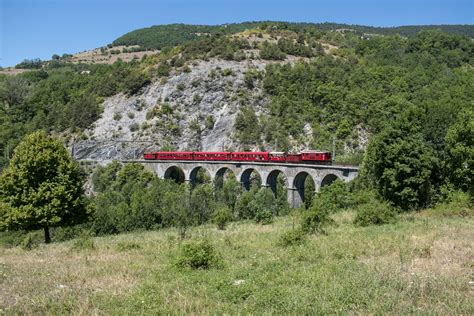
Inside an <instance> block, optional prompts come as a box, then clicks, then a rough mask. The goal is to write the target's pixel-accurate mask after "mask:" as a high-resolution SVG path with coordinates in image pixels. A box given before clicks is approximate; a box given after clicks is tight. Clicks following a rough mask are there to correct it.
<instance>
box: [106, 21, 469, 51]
mask: <svg viewBox="0 0 474 316" xmlns="http://www.w3.org/2000/svg"><path fill="white" fill-rule="evenodd" d="M269 25H270V26H276V27H277V28H279V29H288V30H291V31H295V32H313V33H315V32H327V31H336V30H340V31H341V30H343V31H352V32H354V33H356V34H358V35H364V34H372V35H373V34H379V35H397V34H398V35H401V36H413V35H415V34H416V33H418V32H420V31H426V30H436V29H438V30H441V31H443V32H446V33H449V34H455V35H464V36H467V37H470V38H474V27H473V26H472V25H413V26H398V27H372V26H363V25H350V24H338V23H286V22H272V21H268V22H245V23H237V24H224V25H189V24H169V25H155V26H152V27H147V28H143V29H138V30H134V31H132V32H130V33H127V34H125V35H123V36H121V37H119V38H117V39H116V40H115V41H113V43H112V44H113V45H114V46H118V45H139V46H141V47H142V48H144V49H152V48H153V49H162V48H164V47H172V46H176V45H181V44H185V43H187V42H189V41H193V40H198V39H199V38H201V37H203V36H212V35H216V34H235V33H239V32H242V31H244V30H246V29H252V28H263V29H265V28H267V27H268V26H269Z"/></svg>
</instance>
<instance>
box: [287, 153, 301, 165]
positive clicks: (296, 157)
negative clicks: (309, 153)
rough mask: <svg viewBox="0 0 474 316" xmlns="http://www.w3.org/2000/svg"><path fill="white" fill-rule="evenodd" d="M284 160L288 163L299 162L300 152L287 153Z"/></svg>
mask: <svg viewBox="0 0 474 316" xmlns="http://www.w3.org/2000/svg"><path fill="white" fill-rule="evenodd" d="M286 161H287V162H290V163H299V162H301V154H287V155H286Z"/></svg>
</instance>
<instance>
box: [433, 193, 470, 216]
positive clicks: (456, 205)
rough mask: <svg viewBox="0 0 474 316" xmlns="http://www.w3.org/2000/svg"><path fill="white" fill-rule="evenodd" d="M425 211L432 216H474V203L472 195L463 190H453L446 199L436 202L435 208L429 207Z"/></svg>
mask: <svg viewBox="0 0 474 316" xmlns="http://www.w3.org/2000/svg"><path fill="white" fill-rule="evenodd" d="M424 213H425V214H428V215H430V216H442V217H449V216H459V217H473V216H474V205H473V200H472V196H471V195H470V194H469V193H466V192H462V191H455V192H452V193H451V194H450V196H449V197H448V198H447V199H446V201H443V202H440V203H438V204H436V206H435V207H434V208H432V209H428V210H426V211H424Z"/></svg>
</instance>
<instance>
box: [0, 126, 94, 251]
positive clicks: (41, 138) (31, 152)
mask: <svg viewBox="0 0 474 316" xmlns="http://www.w3.org/2000/svg"><path fill="white" fill-rule="evenodd" d="M0 199H1V200H2V202H3V203H4V205H6V207H5V208H2V213H1V217H0V219H1V226H2V228H7V229H27V230H31V229H38V228H43V229H44V238H45V242H46V243H49V242H50V241H51V239H50V235H49V228H50V227H53V226H59V225H67V224H75V223H77V222H80V221H81V220H83V219H84V218H85V216H86V207H85V200H84V192H83V179H82V177H81V175H80V169H79V166H78V164H77V163H76V162H75V161H74V160H73V159H72V157H71V156H70V155H69V153H68V152H67V150H66V148H65V147H64V146H63V144H62V143H61V142H60V141H59V140H57V139H54V138H52V137H49V136H48V135H47V134H46V132H44V131H37V132H35V133H32V134H30V135H28V136H26V137H25V138H24V139H23V141H22V142H21V143H20V144H19V145H18V146H17V148H16V149H15V152H14V154H13V157H12V159H11V161H10V165H9V167H8V168H7V169H6V170H5V171H4V173H3V174H2V175H1V176H0Z"/></svg>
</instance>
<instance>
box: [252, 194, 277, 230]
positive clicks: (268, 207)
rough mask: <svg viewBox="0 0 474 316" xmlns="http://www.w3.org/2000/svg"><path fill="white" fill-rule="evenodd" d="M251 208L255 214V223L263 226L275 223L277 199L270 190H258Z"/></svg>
mask: <svg viewBox="0 0 474 316" xmlns="http://www.w3.org/2000/svg"><path fill="white" fill-rule="evenodd" d="M249 207H250V209H251V212H252V214H254V215H253V216H254V219H255V222H257V223H260V224H263V225H265V224H270V223H272V222H273V215H274V209H275V197H274V196H273V193H272V191H271V190H270V189H268V188H261V189H260V190H258V192H257V193H256V194H255V197H254V199H253V200H252V202H250V205H249Z"/></svg>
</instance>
